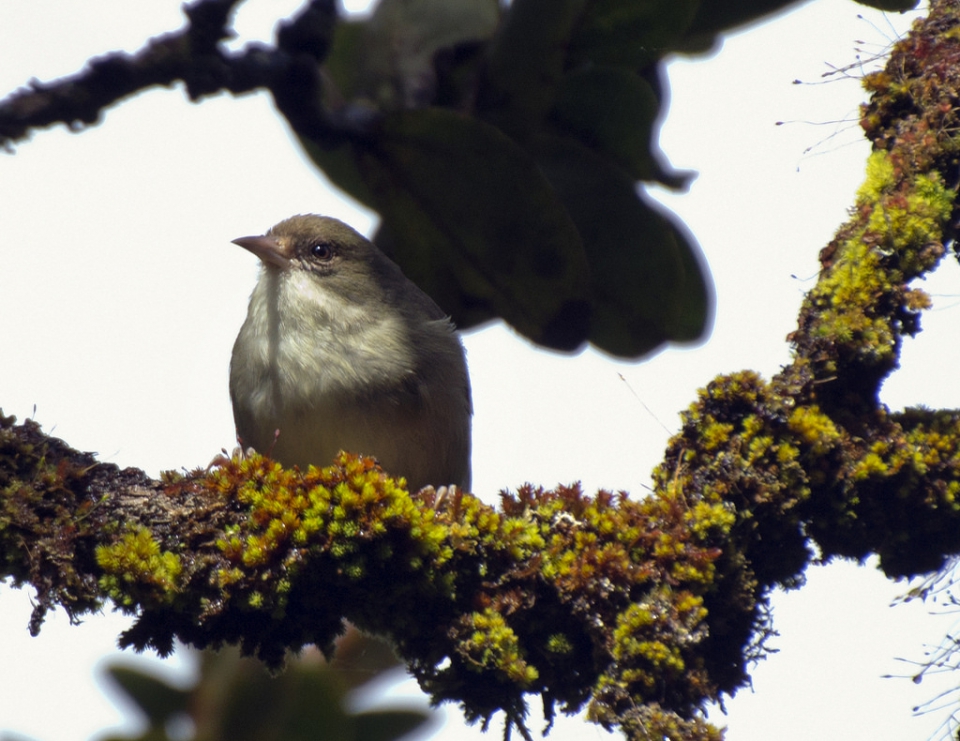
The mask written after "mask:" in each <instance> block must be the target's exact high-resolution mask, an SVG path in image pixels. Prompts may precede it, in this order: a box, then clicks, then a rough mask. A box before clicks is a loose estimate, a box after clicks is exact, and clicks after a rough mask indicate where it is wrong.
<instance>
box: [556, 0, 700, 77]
mask: <svg viewBox="0 0 960 741" xmlns="http://www.w3.org/2000/svg"><path fill="white" fill-rule="evenodd" d="M716 1H717V0H708V2H716ZM699 6H700V0H593V2H590V3H589V4H588V5H587V12H586V13H585V15H584V17H583V18H582V19H581V21H580V25H579V27H578V28H577V31H576V34H575V35H574V36H573V38H572V39H571V42H570V48H569V52H568V54H569V57H568V60H567V68H568V69H572V68H577V67H580V66H584V65H587V64H599V65H604V66H618V67H624V68H627V69H631V70H641V69H644V68H646V67H648V66H650V65H651V64H654V63H656V62H657V61H658V60H659V59H660V58H661V57H663V56H664V55H665V54H667V53H669V52H670V51H672V50H673V49H675V48H676V46H677V44H678V42H679V41H680V40H681V39H682V38H683V35H684V34H685V33H686V31H687V28H688V27H689V26H690V23H691V21H692V20H693V18H694V15H695V13H696V12H697V9H698V8H699Z"/></svg>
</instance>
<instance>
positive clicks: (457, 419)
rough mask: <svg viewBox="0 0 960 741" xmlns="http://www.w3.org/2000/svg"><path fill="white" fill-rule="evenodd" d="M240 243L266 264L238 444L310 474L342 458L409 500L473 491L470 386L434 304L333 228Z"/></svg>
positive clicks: (311, 223) (367, 246) (237, 356)
mask: <svg viewBox="0 0 960 741" xmlns="http://www.w3.org/2000/svg"><path fill="white" fill-rule="evenodd" d="M233 241H234V244H238V245H240V246H241V247H244V248H246V249H248V250H250V252H252V253H253V254H255V255H256V256H257V257H259V258H260V261H261V263H262V267H261V272H260V278H259V280H258V281H257V285H256V287H255V288H254V289H253V294H252V295H251V297H250V307H249V309H248V310H247V318H246V321H244V323H243V327H241V329H240V334H239V335H238V336H237V341H236V342H235V343H234V346H233V358H232V360H231V362H230V397H231V399H232V401H233V416H234V420H235V422H236V425H237V437H238V438H239V440H240V443H241V445H242V446H244V447H253V448H255V449H256V450H257V451H259V452H261V453H264V454H268V455H270V456H271V457H273V458H274V459H275V460H277V461H279V462H280V463H282V464H283V465H286V466H291V465H297V466H299V467H300V468H303V469H306V467H307V466H308V465H309V464H314V465H316V466H326V465H329V464H330V463H332V462H333V460H334V457H335V456H336V454H337V452H338V451H340V450H346V451H349V452H352V453H361V454H364V455H370V456H373V457H375V458H377V460H379V461H380V463H381V465H382V466H383V467H384V469H385V470H386V471H387V472H388V473H391V474H394V475H396V476H405V477H406V479H407V483H408V485H409V487H410V489H411V491H416V490H418V489H420V488H422V487H424V486H427V485H433V486H437V487H441V486H448V485H451V484H455V485H457V486H460V487H463V488H465V489H469V487H470V417H471V414H472V411H473V410H472V404H471V400H470V379H469V376H468V375H467V364H466V359H465V356H464V350H463V345H462V344H461V342H460V338H459V336H458V335H457V332H456V328H455V327H454V326H453V323H452V322H451V321H450V319H449V317H447V316H445V315H444V313H443V311H442V310H441V309H440V307H439V306H437V305H436V304H435V303H434V302H433V300H432V299H431V298H430V297H429V296H427V295H426V294H425V293H424V292H423V291H421V290H420V289H419V288H417V286H416V285H414V283H413V282H411V281H410V280H408V279H407V278H406V277H405V276H404V275H403V273H402V272H401V271H400V268H399V267H397V265H396V264H394V263H393V262H392V261H391V260H390V259H389V258H388V257H387V256H386V255H384V254H383V253H382V252H381V251H380V250H379V249H377V247H376V246H374V245H373V244H372V243H371V242H370V241H369V240H367V239H366V238H364V237H363V236H362V235H361V234H359V233H358V232H356V231H354V230H353V229H351V228H350V227H349V226H347V225H346V224H344V223H343V222H340V221H337V220H336V219H331V218H328V217H324V216H315V215H303V216H293V217H291V218H289V219H287V220H285V221H281V222H280V223H279V224H277V225H276V226H274V227H273V228H272V229H270V231H268V232H267V233H266V234H265V235H263V236H259V237H241V238H240V239H235V240H233Z"/></svg>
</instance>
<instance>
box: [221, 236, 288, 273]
mask: <svg viewBox="0 0 960 741" xmlns="http://www.w3.org/2000/svg"><path fill="white" fill-rule="evenodd" d="M233 243H234V244H239V245H240V246H241V247H243V248H244V249H245V250H250V251H251V252H252V253H253V254H255V255H256V256H257V257H259V258H260V259H261V260H263V262H264V263H266V264H267V265H276V266H277V267H278V268H286V267H288V266H289V265H290V259H291V258H292V257H293V252H292V250H291V249H290V248H289V246H288V244H289V243H288V242H287V241H286V240H283V241H281V240H279V239H277V238H276V237H268V236H264V237H240V238H239V239H234V240H233Z"/></svg>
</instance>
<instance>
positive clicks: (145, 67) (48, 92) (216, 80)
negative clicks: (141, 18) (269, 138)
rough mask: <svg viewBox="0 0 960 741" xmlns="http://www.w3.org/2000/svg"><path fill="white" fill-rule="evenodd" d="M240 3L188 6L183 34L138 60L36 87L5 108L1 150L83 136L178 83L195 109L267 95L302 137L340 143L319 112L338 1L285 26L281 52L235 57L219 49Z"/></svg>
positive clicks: (108, 58) (106, 64)
mask: <svg viewBox="0 0 960 741" xmlns="http://www.w3.org/2000/svg"><path fill="white" fill-rule="evenodd" d="M240 1H241V0H197V1H196V2H194V3H193V4H192V5H185V6H184V12H185V14H186V15H187V19H188V23H187V26H186V27H185V28H184V29H183V30H182V31H177V32H174V33H168V34H164V35H162V36H158V37H156V38H154V39H151V40H150V41H149V42H147V44H146V45H145V46H144V48H143V49H142V50H141V51H139V52H137V53H136V54H125V53H115V54H108V55H105V56H102V57H98V58H95V59H93V60H91V61H90V62H89V65H88V67H87V68H86V69H85V70H83V71H82V72H80V73H78V74H76V75H73V76H71V77H65V78H63V79H60V80H56V81H55V82H52V83H41V82H39V81H32V82H31V83H29V85H28V87H26V88H23V89H21V90H18V91H16V92H15V93H13V94H12V95H10V96H9V97H8V98H6V99H5V100H2V101H0V146H2V147H4V148H7V149H9V148H10V146H11V145H12V144H13V143H14V142H16V141H20V140H23V139H26V138H27V136H28V135H29V133H30V131H31V130H33V129H37V128H44V127H48V126H52V125H54V124H56V123H63V124H66V125H67V126H68V127H69V128H70V129H71V130H73V131H78V130H80V129H81V128H82V127H83V126H84V125H91V124H95V123H97V122H98V121H99V119H100V116H101V115H102V112H103V111H104V110H105V109H106V108H108V107H110V106H111V105H113V104H115V103H117V102H119V101H121V100H123V99H124V98H127V97H129V96H131V95H134V94H135V93H138V92H140V91H142V90H146V89H148V88H151V87H155V86H167V87H169V86H171V85H173V84H174V83H176V82H183V83H184V84H185V86H186V91H187V95H188V96H189V97H190V99H191V100H193V101H196V100H199V99H201V98H204V97H206V96H209V95H214V94H217V93H220V92H222V91H228V92H231V93H233V94H235V95H239V94H242V93H248V92H251V91H253V90H256V89H260V88H264V89H268V90H270V91H271V93H272V94H273V96H274V98H275V100H276V102H277V106H278V108H279V109H280V110H281V112H282V113H283V114H284V115H285V116H286V117H287V119H288V120H289V121H290V123H291V125H292V126H293V127H294V129H295V130H297V131H298V133H301V134H303V135H305V136H311V137H312V138H314V139H316V140H319V141H324V140H326V139H328V138H330V137H331V136H336V128H335V127H334V126H333V125H332V124H330V123H329V122H327V116H326V114H325V113H324V111H323V110H322V108H321V106H320V105H319V100H320V78H319V72H318V66H317V65H318V60H320V59H322V58H323V57H324V56H325V55H326V52H327V48H328V47H329V43H330V38H331V35H332V33H333V27H334V24H335V23H336V7H335V3H334V2H333V0H313V1H312V2H310V3H309V4H308V5H307V7H306V8H305V9H304V11H303V12H301V13H300V15H298V16H297V17H296V18H294V19H293V20H292V21H290V22H287V23H284V24H281V27H280V29H279V31H278V34H277V47H276V48H272V47H266V46H263V45H251V46H249V47H248V48H247V49H245V50H244V51H242V52H240V53H235V54H234V53H229V52H227V51H225V50H224V49H222V48H221V47H220V42H221V41H223V40H224V39H227V38H229V37H230V35H231V33H232V32H231V31H230V29H229V28H228V25H227V24H228V22H229V20H230V15H231V13H232V12H233V9H234V7H235V6H236V5H237V4H238V3H239V2H240Z"/></svg>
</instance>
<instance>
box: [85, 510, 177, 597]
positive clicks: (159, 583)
mask: <svg viewBox="0 0 960 741" xmlns="http://www.w3.org/2000/svg"><path fill="white" fill-rule="evenodd" d="M96 559H97V565H98V566H99V567H100V569H101V570H102V571H103V576H102V577H101V578H100V586H101V588H102V589H103V590H104V591H105V592H106V593H107V595H108V596H109V597H110V599H112V600H113V601H114V602H115V603H116V604H117V605H119V606H122V607H132V606H133V605H135V604H136V602H137V601H138V599H141V598H143V596H144V595H150V597H149V599H156V597H157V595H160V596H161V599H163V600H164V601H168V602H169V601H171V600H172V599H173V598H174V597H175V596H176V594H177V592H178V591H179V579H180V575H181V572H182V570H183V567H182V564H181V561H180V557H179V556H178V555H177V554H176V553H172V552H170V551H163V550H161V548H160V544H159V543H157V541H156V540H154V538H153V535H152V534H151V533H150V531H149V530H148V529H147V528H145V527H135V528H133V529H131V530H129V531H128V532H126V533H124V534H123V535H122V536H121V537H120V538H119V539H118V540H117V541H116V542H114V543H113V544H111V545H101V546H98V547H97V549H96Z"/></svg>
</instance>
